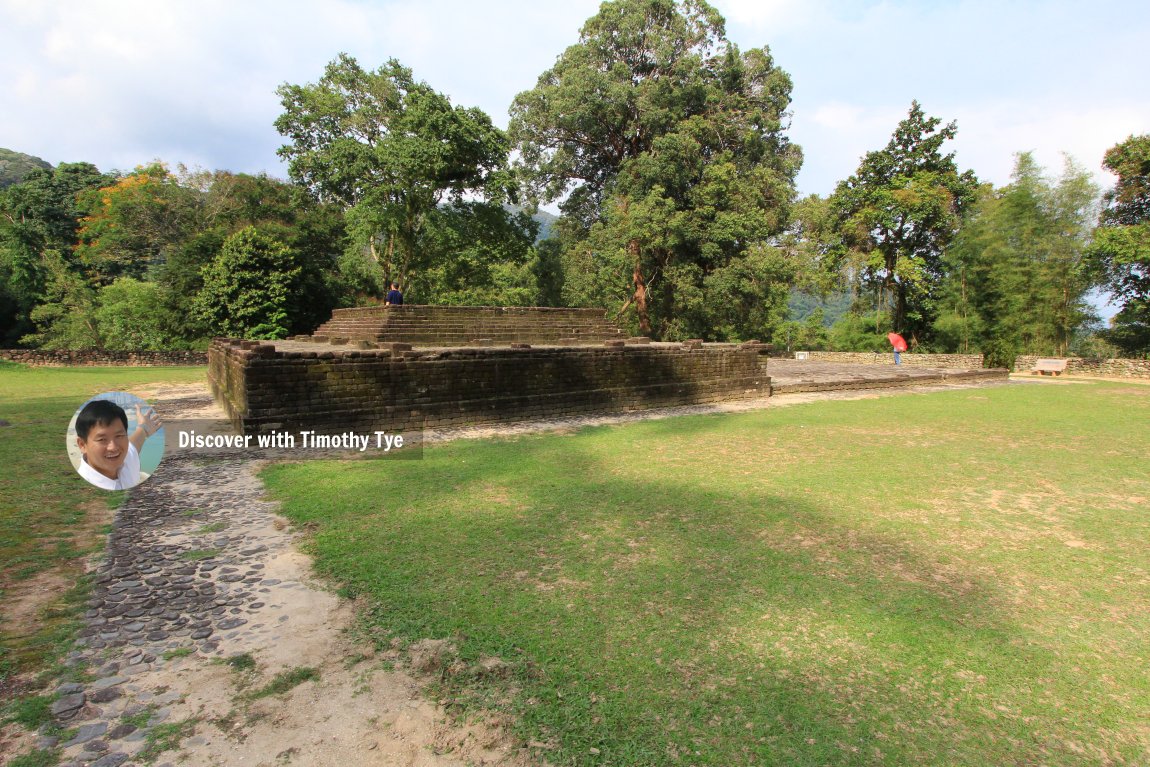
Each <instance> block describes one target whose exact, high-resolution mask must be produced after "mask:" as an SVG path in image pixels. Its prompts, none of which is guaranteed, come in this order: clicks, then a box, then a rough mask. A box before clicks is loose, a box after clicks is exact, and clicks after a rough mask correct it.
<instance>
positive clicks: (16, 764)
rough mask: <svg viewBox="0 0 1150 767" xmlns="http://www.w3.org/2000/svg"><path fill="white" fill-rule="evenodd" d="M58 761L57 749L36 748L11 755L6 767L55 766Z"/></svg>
mask: <svg viewBox="0 0 1150 767" xmlns="http://www.w3.org/2000/svg"><path fill="white" fill-rule="evenodd" d="M59 763H60V753H59V752H58V751H45V750H43V749H36V750H34V751H29V752H28V753H26V754H20V755H19V756H16V757H13V758H12V761H10V762H8V767H55V766H56V765H57V764H59Z"/></svg>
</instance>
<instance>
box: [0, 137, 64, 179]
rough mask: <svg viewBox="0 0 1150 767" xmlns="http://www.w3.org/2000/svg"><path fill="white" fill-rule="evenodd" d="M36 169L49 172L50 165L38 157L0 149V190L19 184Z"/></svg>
mask: <svg viewBox="0 0 1150 767" xmlns="http://www.w3.org/2000/svg"><path fill="white" fill-rule="evenodd" d="M37 168H44V169H45V170H50V169H51V168H52V165H51V163H49V162H47V161H45V160H41V159H40V158H39V157H34V156H32V155H30V154H24V153H23V152H16V151H13V150H11V149H5V148H4V147H0V189H4V188H5V187H9V186H12V185H13V184H19V183H20V182H21V181H23V180H24V177H25V176H27V175H28V174H29V173H31V172H32V171H34V170H36V169H37Z"/></svg>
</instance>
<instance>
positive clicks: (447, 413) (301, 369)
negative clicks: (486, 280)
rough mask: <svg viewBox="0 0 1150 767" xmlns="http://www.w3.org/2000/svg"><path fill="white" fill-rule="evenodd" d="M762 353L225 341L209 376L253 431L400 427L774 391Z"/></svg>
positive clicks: (239, 421)
mask: <svg viewBox="0 0 1150 767" xmlns="http://www.w3.org/2000/svg"><path fill="white" fill-rule="evenodd" d="M285 346H286V345H285ZM758 357H759V355H758V352H757V350H756V349H755V348H753V347H747V346H735V345H732V344H708V345H706V346H704V345H701V344H698V343H691V342H688V343H686V344H650V343H636V344H633V345H624V344H623V343H622V342H619V341H614V342H610V344H609V345H604V346H599V347H586V346H585V347H569V348H554V347H549V348H468V349H443V350H439V351H417V350H411V349H410V347H408V346H407V345H406V344H394V345H393V347H392V348H390V349H388V348H384V349H370V350H344V349H338V350H336V349H333V348H332V347H324V348H323V350H318V351H300V350H294V349H293V350H287V349H284V350H277V349H276V347H275V345H274V344H268V343H259V342H252V341H237V340H234V339H216V340H215V341H213V342H212V345H211V348H210V349H209V352H208V360H209V362H208V377H209V381H210V383H211V386H212V391H213V393H214V394H215V396H216V399H217V400H218V401H219V402H220V403H221V404H222V405H223V407H224V408H225V410H226V411H227V413H228V415H229V417H230V418H231V420H232V423H233V425H234V426H235V427H236V428H237V429H238V430H240V431H241V432H242V433H244V434H258V433H261V432H269V431H272V430H281V429H291V430H299V429H315V430H326V431H328V432H332V431H334V432H339V431H345V430H353V431H363V432H366V431H372V430H385V431H393V432H398V431H405V430H412V429H420V428H422V427H424V426H427V427H444V426H460V425H468V424H483V423H496V422H505V421H516V420H525V419H533V418H554V417H563V416H570V415H581V414H586V413H598V412H624V411H628V410H640V409H645V408H655V407H668V406H673V405H686V404H698V403H706V402H718V401H725V400H732V399H741V398H751V397H760V396H765V395H767V394H768V393H769V391H770V379H769V378H768V377H767V376H765V375H764V374H763V373H762V371H761V370H760V367H759V359H758Z"/></svg>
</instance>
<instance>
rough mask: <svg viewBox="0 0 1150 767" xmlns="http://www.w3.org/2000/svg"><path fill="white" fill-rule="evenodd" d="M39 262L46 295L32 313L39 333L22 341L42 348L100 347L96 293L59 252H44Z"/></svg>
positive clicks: (32, 334) (33, 333)
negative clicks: (42, 270)
mask: <svg viewBox="0 0 1150 767" xmlns="http://www.w3.org/2000/svg"><path fill="white" fill-rule="evenodd" d="M40 263H41V266H42V267H43V269H44V272H45V287H44V294H43V296H42V297H41V299H40V301H41V303H39V305H37V306H36V307H35V308H34V309H32V311H31V313H30V314H29V319H30V320H31V321H32V323H33V325H34V326H35V328H36V330H35V332H32V333H29V334H28V335H26V336H24V337H23V338H21V339H20V341H21V343H25V344H32V345H34V346H38V347H41V348H43V349H98V348H101V346H102V338H101V336H100V330H99V327H98V326H97V323H96V307H97V303H96V301H97V294H96V291H95V290H93V289H92V287H91V286H90V285H89V284H88V282H87V280H85V279H84V278H83V276H81V275H80V274H79V273H77V272H76V271H73V270H71V269H70V268H69V265H68V262H67V260H66V259H65V257H64V256H62V255H61V254H60V253H58V252H56V251H45V252H44V253H42V254H41V260H40Z"/></svg>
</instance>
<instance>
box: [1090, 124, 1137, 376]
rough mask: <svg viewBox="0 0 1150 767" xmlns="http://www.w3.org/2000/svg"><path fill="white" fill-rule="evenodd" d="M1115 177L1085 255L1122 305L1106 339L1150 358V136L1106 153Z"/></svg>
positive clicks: (1124, 350) (1131, 351) (1109, 168)
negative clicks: (1114, 182)
mask: <svg viewBox="0 0 1150 767" xmlns="http://www.w3.org/2000/svg"><path fill="white" fill-rule="evenodd" d="M1103 166H1104V167H1105V168H1106V169H1107V170H1109V171H1110V172H1111V173H1114V174H1115V175H1117V176H1118V183H1117V184H1116V185H1115V187H1114V189H1112V190H1111V191H1109V192H1108V193H1107V194H1106V199H1105V203H1106V205H1105V207H1104V208H1103V210H1102V214H1101V216H1100V219H1099V226H1098V229H1097V230H1096V231H1095V239H1094V245H1093V247H1092V248H1091V252H1090V257H1091V261H1092V265H1093V267H1094V269H1095V273H1096V274H1097V275H1098V277H1099V279H1100V281H1101V282H1102V283H1103V284H1104V285H1105V286H1106V287H1107V288H1109V290H1110V291H1111V292H1112V293H1113V294H1114V295H1115V296H1116V297H1117V298H1118V299H1119V300H1120V301H1121V309H1120V310H1119V312H1118V314H1117V315H1116V316H1115V318H1114V323H1113V326H1112V327H1111V328H1110V330H1108V331H1106V332H1105V333H1104V335H1105V337H1106V339H1107V340H1108V341H1110V342H1111V343H1113V344H1115V345H1116V346H1118V347H1119V348H1120V349H1121V350H1122V351H1123V352H1124V353H1126V354H1137V355H1147V354H1150V134H1148V135H1144V136H1131V137H1130V138H1128V139H1126V140H1125V141H1123V142H1122V143H1121V144H1118V145H1116V146H1113V147H1111V148H1110V150H1109V151H1107V152H1106V158H1105V160H1104V162H1103Z"/></svg>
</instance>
